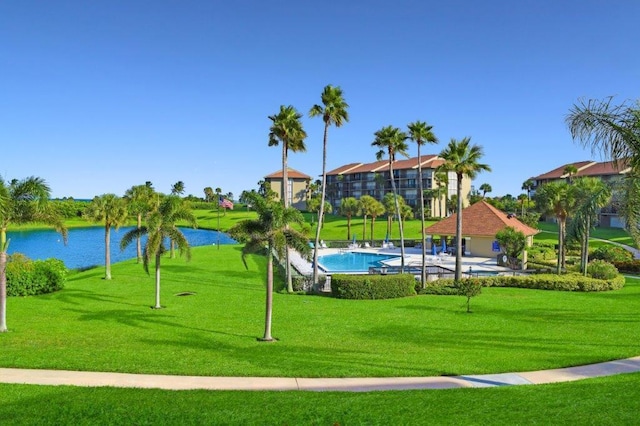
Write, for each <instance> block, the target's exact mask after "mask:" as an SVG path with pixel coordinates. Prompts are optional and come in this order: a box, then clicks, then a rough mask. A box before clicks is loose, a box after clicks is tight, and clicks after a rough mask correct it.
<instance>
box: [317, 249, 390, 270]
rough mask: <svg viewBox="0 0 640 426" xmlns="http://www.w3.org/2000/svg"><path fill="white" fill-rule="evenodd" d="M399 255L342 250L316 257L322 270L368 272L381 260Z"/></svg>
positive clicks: (380, 264)
mask: <svg viewBox="0 0 640 426" xmlns="http://www.w3.org/2000/svg"><path fill="white" fill-rule="evenodd" d="M397 257H399V256H396V255H389V254H376V253H359V252H344V253H336V254H328V255H325V256H320V257H318V267H319V268H321V269H322V270H323V271H324V272H368V271H369V268H370V267H380V266H382V265H383V264H382V261H384V260H389V259H395V258H397Z"/></svg>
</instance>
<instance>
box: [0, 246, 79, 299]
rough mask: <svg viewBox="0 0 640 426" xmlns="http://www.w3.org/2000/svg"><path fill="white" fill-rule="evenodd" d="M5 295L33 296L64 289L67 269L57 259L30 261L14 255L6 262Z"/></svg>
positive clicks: (20, 255) (19, 255) (17, 254)
mask: <svg viewBox="0 0 640 426" xmlns="http://www.w3.org/2000/svg"><path fill="white" fill-rule="evenodd" d="M6 273H7V295H8V296H35V295H38V294H46V293H52V292H54V291H58V290H61V289H62V288H64V283H65V281H66V279H67V268H66V267H65V266H64V263H63V262H62V261H61V260H59V259H47V260H36V261H32V260H30V259H28V258H27V257H26V256H24V255H22V254H19V253H16V254H12V255H11V256H9V261H8V262H7V270H6Z"/></svg>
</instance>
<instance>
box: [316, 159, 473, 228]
mask: <svg viewBox="0 0 640 426" xmlns="http://www.w3.org/2000/svg"><path fill="white" fill-rule="evenodd" d="M421 160H422V161H421V162H422V187H423V189H424V190H425V191H426V190H430V189H438V187H439V184H440V185H442V187H441V189H442V190H441V195H440V197H437V196H434V197H432V198H426V197H425V208H426V209H428V211H429V212H430V215H431V216H432V217H446V216H448V212H447V208H446V203H445V196H446V198H447V199H448V200H450V199H451V197H452V196H453V195H456V191H457V177H456V174H455V173H453V172H449V173H447V178H448V182H447V183H441V182H440V183H439V182H438V181H437V180H436V179H435V172H436V168H437V167H438V166H440V165H442V164H443V163H444V160H442V159H441V158H439V157H438V156H436V155H423V156H421ZM393 173H394V177H395V184H396V189H397V191H398V195H401V196H402V198H404V200H405V202H406V204H407V205H409V206H411V207H414V208H415V207H416V206H419V205H420V190H419V188H420V186H419V179H418V157H414V158H409V159H406V160H397V161H395V162H394V163H393ZM326 186H327V187H326V198H327V201H328V202H329V203H331V205H332V206H333V207H334V209H337V208H338V207H340V201H341V200H342V199H343V198H346V197H354V198H355V199H360V197H362V196H363V195H370V196H372V197H373V198H375V199H377V200H378V201H382V199H383V198H384V196H385V194H387V193H390V192H392V189H391V174H390V172H389V161H388V160H383V161H376V162H374V163H351V164H345V165H344V166H341V167H338V168H337V169H334V170H331V171H329V172H327V185H326ZM470 191H471V181H470V180H469V179H463V180H462V197H463V206H466V205H468V197H469V192H470ZM334 211H335V210H334Z"/></svg>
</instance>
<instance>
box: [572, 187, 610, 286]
mask: <svg viewBox="0 0 640 426" xmlns="http://www.w3.org/2000/svg"><path fill="white" fill-rule="evenodd" d="M573 185H574V187H573V190H574V192H575V200H576V206H575V209H574V212H573V216H572V220H571V223H570V224H569V229H568V230H567V234H568V235H569V236H571V237H573V238H575V239H577V240H579V241H580V271H581V272H582V273H583V274H584V275H586V274H587V265H588V263H589V234H590V232H591V229H592V228H593V227H594V224H595V223H596V221H597V220H598V212H599V211H600V209H601V208H602V207H604V206H606V205H607V204H609V202H610V201H611V187H610V186H609V185H607V183H605V182H604V181H603V180H601V179H598V178H594V177H581V178H578V179H576V180H575V181H574V182H573Z"/></svg>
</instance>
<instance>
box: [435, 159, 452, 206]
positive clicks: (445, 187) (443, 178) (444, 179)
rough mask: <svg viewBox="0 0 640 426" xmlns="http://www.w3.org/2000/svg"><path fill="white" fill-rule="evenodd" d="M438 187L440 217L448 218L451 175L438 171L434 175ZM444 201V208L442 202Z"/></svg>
mask: <svg viewBox="0 0 640 426" xmlns="http://www.w3.org/2000/svg"><path fill="white" fill-rule="evenodd" d="M434 179H435V182H436V185H438V203H439V209H440V211H439V215H440V217H447V216H448V214H447V210H449V209H448V208H447V204H448V200H449V173H447V172H445V171H442V170H441V171H438V170H437V169H436V173H435V174H434ZM443 199H444V207H443V206H442V201H443Z"/></svg>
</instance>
